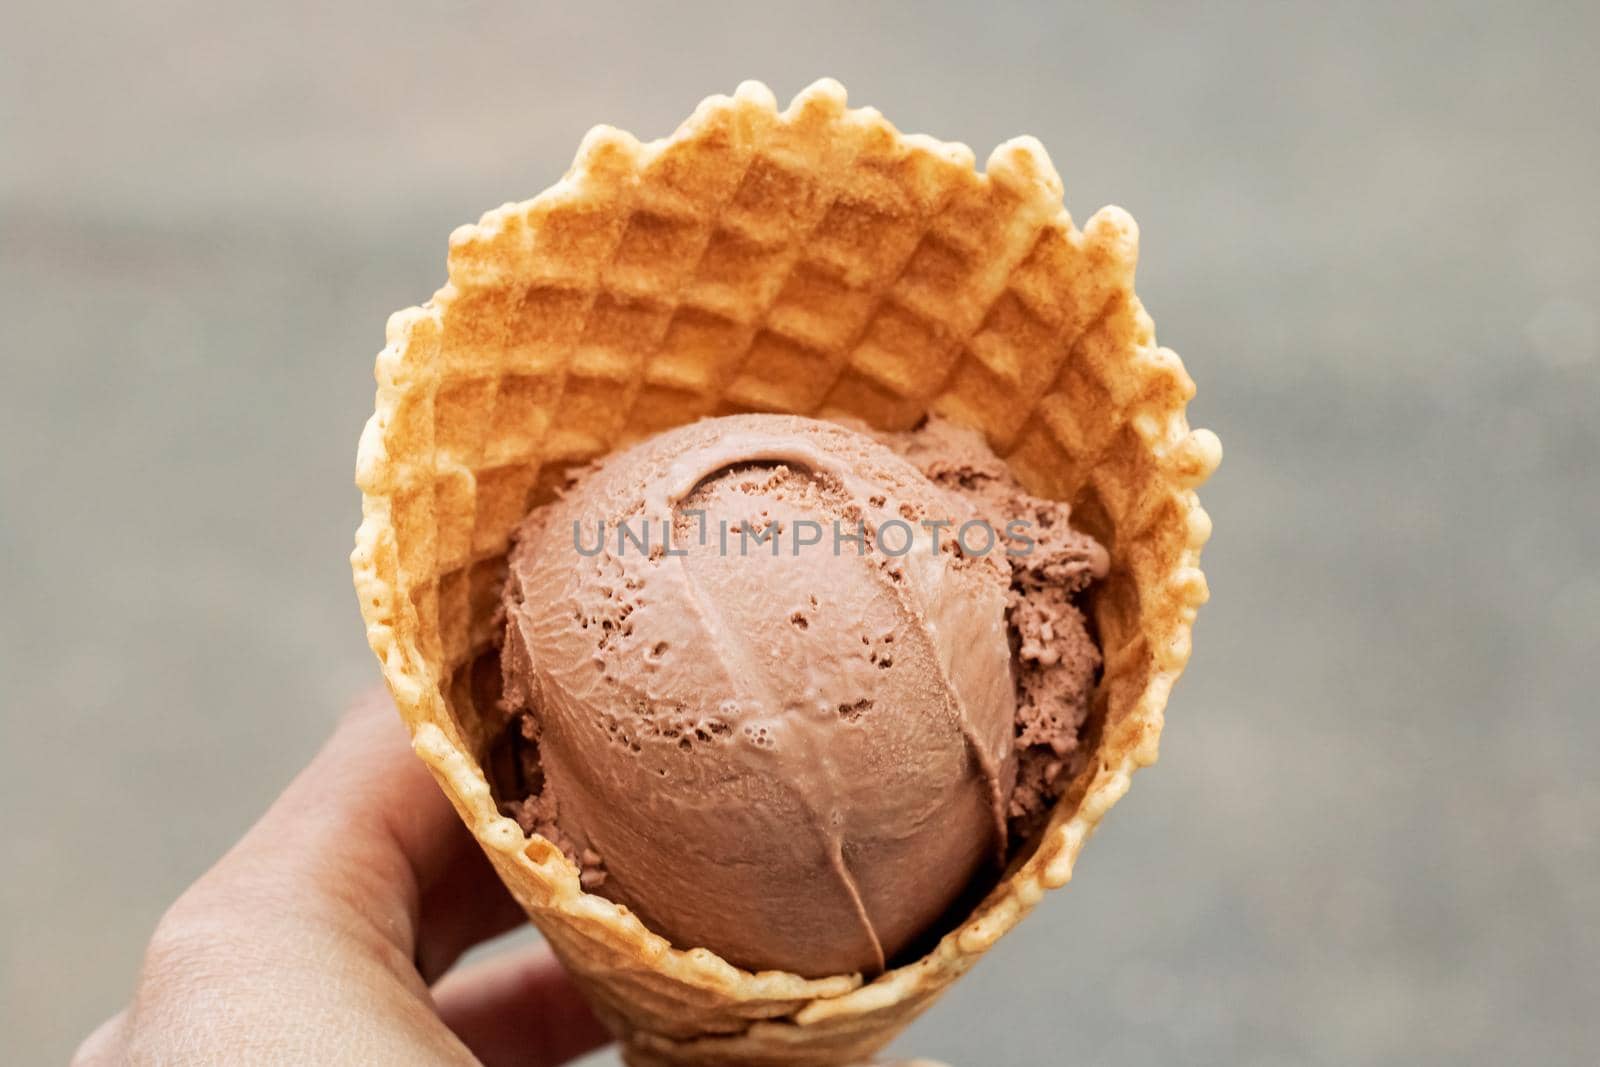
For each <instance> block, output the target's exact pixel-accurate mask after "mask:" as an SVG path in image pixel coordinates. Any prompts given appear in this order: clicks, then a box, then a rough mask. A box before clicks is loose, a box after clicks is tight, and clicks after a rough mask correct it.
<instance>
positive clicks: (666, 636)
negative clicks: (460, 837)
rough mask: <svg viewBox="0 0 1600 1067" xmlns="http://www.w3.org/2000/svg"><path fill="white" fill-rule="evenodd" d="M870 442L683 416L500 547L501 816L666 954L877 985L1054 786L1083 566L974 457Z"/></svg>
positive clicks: (1085, 555) (841, 433)
mask: <svg viewBox="0 0 1600 1067" xmlns="http://www.w3.org/2000/svg"><path fill="white" fill-rule="evenodd" d="M941 441H942V442H943V443H941ZM889 444H892V445H894V446H895V447H894V448H891V447H888V446H887V445H886V444H885V443H883V442H880V441H878V440H874V439H872V438H871V437H868V436H866V435H863V434H860V433H856V432H853V431H851V430H848V429H845V428H843V427H840V426H837V425H834V424H831V423H825V422H818V421H814V420H809V419H803V418H797V417H792V416H735V417H730V418H724V419H715V420H708V421H704V422H700V423H695V424H692V425H689V426H685V427H682V428H679V429H677V430H673V431H671V432H668V433H666V434H663V435H661V436H658V437H655V438H653V439H651V440H649V441H646V442H645V443H643V444H641V445H639V446H637V447H635V448H633V449H631V450H628V451H626V452H623V453H620V454H618V455H615V456H612V457H610V458H608V459H607V460H606V461H605V462H604V463H602V464H601V465H599V466H598V467H597V468H595V469H593V470H591V471H589V472H588V473H586V474H585V475H583V476H582V477H581V478H580V480H579V481H578V482H577V484H575V485H574V486H573V487H572V488H571V489H569V490H568V491H567V492H566V493H565V495H564V496H563V497H561V498H560V499H558V500H557V501H555V502H553V503H551V504H548V505H546V506H544V507H542V508H539V509H536V510H535V511H534V512H533V513H532V514H531V515H530V516H529V518H528V520H527V521H526V522H525V524H524V525H523V527H522V528H521V530H520V531H519V533H518V535H517V539H516V545H515V548H514V550H513V552H512V554H511V557H510V576H509V579H508V582H507V589H506V595H505V600H506V609H507V614H506V633H505V642H504V646H503V649H502V664H503V672H504V686H505V695H504V702H505V704H506V705H507V707H508V708H510V709H513V710H514V711H517V712H519V713H520V716H519V717H518V718H516V719H514V728H515V729H517V730H519V731H520V734H521V747H522V755H523V757H524V758H523V760H522V762H523V765H524V766H523V773H522V776H521V783H520V785H521V791H522V792H523V793H525V794H526V796H525V798H520V799H519V798H507V800H508V802H507V807H508V810H510V811H512V812H513V813H514V814H516V815H517V816H518V817H519V819H520V820H521V821H522V822H523V823H524V826H525V827H527V828H528V829H530V830H534V829H536V830H538V831H540V832H542V833H544V834H545V835H546V836H547V837H550V838H551V839H552V840H554V841H555V842H556V843H557V844H558V845H560V846H561V847H563V848H564V849H566V850H567V851H568V852H569V854H570V855H572V856H573V857H574V859H576V860H578V861H579V862H581V863H582V864H583V865H584V867H585V883H586V885H587V886H589V887H590V888H592V889H594V890H595V891H597V892H601V893H603V894H605V895H606V896H609V897H611V898H612V899H613V900H616V901H617V902H619V903H622V904H625V905H627V906H628V907H630V908H632V909H633V910H634V911H635V912H637V913H638V914H639V916H640V918H641V919H643V920H644V922H645V923H646V924H647V925H648V926H649V927H650V928H651V929H653V930H655V931H656V932H658V933H661V934H662V935H664V936H666V937H667V938H669V939H670V940H671V941H672V942H673V943H674V944H677V945H679V946H681V947H695V946H703V947H707V948H710V949H712V950H713V951H715V952H717V953H718V954H719V955H721V956H722V957H723V958H725V959H727V960H729V961H730V962H732V963H735V964H738V965H741V966H744V967H747V968H750V969H753V970H759V969H772V968H777V969H783V970H789V971H794V972H797V973H799V974H802V975H810V976H817V975H827V974H836V973H843V972H850V971H865V972H875V971H878V970H881V969H883V968H884V967H885V965H886V964H887V963H888V962H889V961H891V960H893V959H894V958H895V957H896V956H897V954H899V953H901V952H902V950H904V949H906V948H907V947H908V946H909V945H911V944H912V943H913V942H914V941H915V940H916V939H917V938H918V937H919V936H920V935H922V934H924V933H926V932H927V931H928V930H929V929H930V928H931V927H932V926H933V925H934V924H936V923H937V921H938V920H939V919H940V917H941V916H942V915H943V914H944V913H945V912H946V911H947V910H948V909H949V908H950V907H951V905H952V903H954V902H955V901H956V900H957V899H958V898H960V896H961V894H962V892H963V890H964V889H965V888H967V887H968V886H970V885H972V884H973V883H974V880H975V879H976V878H978V877H980V876H981V875H982V874H984V873H985V872H992V871H997V870H998V868H999V866H1000V865H1001V864H1002V863H1003V862H1004V858H1005V856H1006V854H1007V849H1008V844H1009V842H1010V835H1011V832H1012V827H1013V826H1014V825H1015V824H1017V823H1018V822H1019V820H1034V819H1036V818H1037V816H1038V815H1039V813H1040V812H1042V811H1043V810H1044V806H1045V804H1047V802H1048V800H1049V798H1050V797H1052V796H1053V795H1054V794H1053V792H1051V790H1052V788H1055V787H1056V786H1057V785H1058V784H1059V783H1062V782H1064V780H1065V776H1064V774H1063V770H1064V768H1065V766H1066V761H1067V759H1068V757H1069V756H1070V754H1071V751H1072V748H1073V745H1074V743H1075V740H1076V731H1077V727H1078V724H1079V722H1080V721H1081V719H1082V715H1083V712H1084V711H1085V710H1086V708H1087V697H1088V692H1089V689H1090V688H1091V687H1092V684H1093V672H1094V669H1095V667H1096V666H1097V665H1098V654H1097V653H1096V652H1095V650H1094V646H1093V644H1092V642H1091V641H1090V640H1089V638H1088V635H1087V632H1086V631H1085V630H1084V627H1083V624H1082V618H1081V616H1079V615H1078V614H1077V612H1076V609H1075V608H1073V607H1072V605H1071V603H1070V597H1071V595H1072V594H1073V593H1074V592H1076V591H1077V590H1078V589H1080V588H1081V587H1082V586H1083V585H1084V584H1086V583H1087V581H1088V580H1089V579H1090V578H1091V577H1093V576H1094V575H1095V574H1097V573H1103V571H1104V553H1103V552H1102V551H1100V549H1099V547H1098V546H1097V545H1095V544H1094V543H1093V542H1092V541H1090V540H1089V539H1088V538H1086V537H1084V536H1083V535H1081V534H1076V533H1073V532H1072V531H1071V530H1070V528H1068V527H1067V525H1066V517H1065V510H1064V508H1061V506H1060V505H1049V504H1046V503H1045V502H1040V501H1035V500H1033V498H1030V497H1026V496H1025V495H1023V494H1021V493H1020V490H1017V489H1016V487H1015V485H1014V483H1011V482H1010V480H1009V478H1008V477H1007V476H1006V475H1005V474H1004V468H1003V466H1002V465H1000V464H999V462H998V461H997V460H995V459H994V458H993V457H992V455H988V453H987V450H986V449H984V448H983V446H982V444H981V441H979V440H978V439H977V438H976V437H975V435H970V434H965V432H964V431H961V432H957V431H953V430H951V429H949V428H941V429H936V430H935V431H934V432H933V436H931V437H930V436H927V435H924V436H922V437H916V436H912V437H907V438H902V439H896V440H891V441H890V442H889ZM896 448H899V449H901V450H903V451H905V452H906V456H902V455H900V454H897V452H896V450H895V449H896ZM907 457H910V458H909V459H908V458H907ZM919 466H921V467H923V468H924V469H926V470H928V471H929V473H930V474H931V475H932V477H931V478H930V477H929V476H928V475H925V474H924V473H923V470H919V469H918V468H919ZM1039 508H1043V509H1044V510H1042V511H1041V510H1038V509H1039ZM1051 508H1057V509H1059V511H1050V510H1049V509H1051ZM1030 509H1032V510H1030ZM1007 512H1016V513H1015V514H1010V513H1007ZM1041 519H1043V524H1042V525H1041ZM1052 527H1053V528H1052ZM1030 531H1031V532H1030ZM1025 542H1026V545H1025ZM1041 545H1042V546H1043V548H1041V547H1040V546H1041ZM1025 547H1026V551H1025V550H1024V548H1025ZM1046 557H1048V558H1049V559H1051V560H1054V561H1055V562H1054V564H1053V567H1054V569H1053V570H1051V566H1052V565H1047V564H1046V562H1045V560H1046ZM1046 572H1049V573H1046ZM1030 574H1031V575H1033V576H1034V577H1033V578H1032V579H1030V578H1029V577H1028V575H1030ZM1030 582H1031V584H1030ZM1019 620H1021V621H1023V622H1025V623H1026V625H1025V626H1019V625H1018V622H1019ZM1030 679H1031V681H1030ZM1041 679H1044V680H1043V681H1041ZM1019 697H1021V700H1020V702H1019ZM1030 709H1031V710H1030ZM1019 711H1020V712H1021V716H1020V717H1019ZM1019 762H1020V764H1021V766H1022V768H1023V771H1022V781H1021V782H1020V784H1019Z"/></svg>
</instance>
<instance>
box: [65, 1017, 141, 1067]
mask: <svg viewBox="0 0 1600 1067" xmlns="http://www.w3.org/2000/svg"><path fill="white" fill-rule="evenodd" d="M127 1020H128V1013H127V1012H125V1011H119V1012H117V1014H115V1015H113V1016H112V1017H111V1018H109V1019H107V1020H106V1021H105V1022H103V1023H101V1024H100V1025H99V1026H97V1027H96V1028H95V1031H94V1033H92V1034H90V1035H89V1036H88V1037H86V1038H84V1039H83V1044H81V1045H79V1046H78V1051H77V1052H75V1053H74V1054H73V1056H72V1064H71V1067H101V1065H102V1064H105V1065H108V1067H109V1065H110V1064H113V1063H116V1062H117V1061H118V1059H119V1057H118V1055H117V1051H118V1049H120V1048H121V1047H122V1034H123V1031H124V1028H125V1027H126V1026H127Z"/></svg>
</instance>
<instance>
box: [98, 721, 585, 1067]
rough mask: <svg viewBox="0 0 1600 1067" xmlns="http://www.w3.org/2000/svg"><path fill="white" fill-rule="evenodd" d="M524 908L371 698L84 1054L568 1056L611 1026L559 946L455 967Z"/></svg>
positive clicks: (196, 906)
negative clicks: (574, 977) (560, 958)
mask: <svg viewBox="0 0 1600 1067" xmlns="http://www.w3.org/2000/svg"><path fill="white" fill-rule="evenodd" d="M523 921H525V917H524V915H523V912H522V910H521V908H519V907H518V906H517V904H516V902H515V901H514V900H512V898H511V895H510V894H509V893H507V892H506V890H505V887H504V886H503V885H501V883H500V880H499V879H498V878H497V877H496V876H495V873H494V870H493V868H492V867H491V866H490V865H489V861H488V860H487V859H486V858H485V857H484V855H483V853H482V851H481V850H480V849H479V847H478V845H477V842H475V841H474V840H473V839H472V835H471V834H469V833H468V832H467V829H466V827H465V826H463V825H462V824H461V821H460V820H459V819H458V818H457V817H456V814H455V812H454V811H453V810H451V808H450V805H449V803H448V801H446V800H445V798H444V796H443V794H442V793H440V791H439V789H438V787H437V786H436V785H435V784H434V783H433V781H432V780H431V778H430V777H429V775H428V772H427V770H426V769H425V768H424V767H423V765H422V763H421V761H419V760H418V759H417V758H416V757H415V756H413V755H412V753H411V750H410V746H409V745H408V744H407V742H406V734H405V729H404V727H403V726H402V725H401V723H400V720H399V717H398V716H397V715H396V714H395V711H394V707H393V705H392V704H391V703H390V702H389V698H388V695H387V694H386V693H383V692H381V691H379V692H376V693H373V694H369V695H368V696H367V697H365V698H363V699H362V700H360V701H359V702H358V703H357V704H356V706H355V707H354V708H353V709H352V710H351V711H350V713H349V714H347V715H346V716H345V718H344V719H343V721H341V722H340V724H339V727H338V729H337V730H335V732H334V735H333V737H332V739H331V740H330V741H329V742H328V743H327V745H326V746H325V747H324V748H323V750H322V751H321V752H320V753H318V754H317V756H316V757H315V758H314V759H313V760H312V761H311V764H310V766H308V767H307V768H306V769H305V770H304V771H302V772H301V774H300V775H299V777H297V778H296V779H295V780H294V781H293V782H292V783H290V785H289V787H288V788H287V789H286V790H285V791H284V793H283V795H282V796H280V797H279V798H278V800H277V801H276V802H275V803H274V804H273V805H272V807H271V808H270V809H269V810H268V811H267V813H266V814H265V815H264V816H262V818H261V820H260V822H258V823H257V824H256V825H255V826H254V827H252V828H251V830H250V831H249V832H248V833H247V834H245V836H244V837H243V839H241V840H240V841H239V843H238V844H237V845H235V846H234V847H233V849H232V850H231V851H229V852H228V854H227V855H226V856H224V857H223V858H222V860H221V861H220V862H219V863H217V865H216V866H215V867H213V868H212V869H211V870H210V871H208V872H206V874H205V875H203V876H202V877H201V878H200V880H199V881H197V882H196V883H195V884H194V885H193V886H191V887H190V888H189V889H188V890H187V891H186V892H185V893H184V894H183V895H182V896H181V897H179V898H178V901H177V903H175V904H173V905H172V907H171V908H170V909H168V911H167V913H166V914H165V915H164V916H163V917H162V918H161V921H160V922H159V923H158V924H157V926H156V930H155V933H154V935H153V936H152V937H151V939H150V944H149V947H148V948H147V950H146V952H145V957H144V963H143V966H142V968H141V970H140V972H139V978H138V982H137V984H136V986H135V990H134V994H133V999H132V1001H131V1002H130V1003H129V1005H128V1007H127V1008H126V1009H124V1010H123V1011H122V1012H121V1013H120V1014H118V1015H117V1016H115V1017H114V1018H112V1019H111V1020H109V1021H108V1022H106V1023H105V1024H104V1025H102V1026H101V1027H100V1028H99V1029H98V1030H96V1031H95V1032H94V1033H93V1034H92V1035H90V1037H89V1039H88V1040H86V1041H85V1042H84V1043H83V1045H82V1047H81V1048H79V1050H78V1054H77V1056H76V1058H75V1059H74V1061H73V1062H74V1064H76V1065H82V1067H97V1065H100V1064H111V1063H126V1062H131V1063H159V1064H163V1065H165V1064H202V1063H203V1064H213V1063H261V1062H268V1063H318V1064H338V1063H360V1064H373V1063H382V1064H397V1065H405V1064H472V1063H477V1062H481V1063H484V1064H488V1065H490V1067H499V1065H502V1064H505V1065H510V1064H517V1065H522V1067H528V1065H535V1067H552V1065H554V1064H559V1063H565V1062H567V1061H568V1060H569V1059H572V1058H573V1057H576V1056H579V1055H581V1054H582V1053H584V1052H585V1051H587V1050H589V1049H591V1048H594V1047H595V1046H597V1045H599V1044H601V1043H603V1042H604V1041H606V1040H608V1035H607V1034H606V1032H605V1030H604V1029H603V1028H602V1027H601V1025H600V1023H599V1022H598V1021H597V1020H596V1019H595V1018H594V1016H593V1015H591V1014H590V1013H589V1009H588V1007H587V1006H586V1005H585V1004H584V1002H583V1000H582V998H581V997H580V996H579V995H578V992H577V990H576V989H575V988H574V987H573V986H572V984H571V983H570V981H569V980H568V978H567V976H566V973H565V972H564V971H563V970H562V969H561V967H560V965H559V964H558V963H556V961H555V959H554V958H553V957H552V956H551V955H550V951H549V949H548V948H546V947H545V946H544V945H542V944H539V945H531V946H527V947H525V948H522V949H519V950H516V951H514V952H509V953H507V954H505V955H504V956H501V957H498V958H495V959H491V960H488V961H486V962H484V963H481V964H478V965H476V966H473V967H469V968H466V969H464V970H461V971H458V972H453V973H449V974H447V973H446V972H448V971H449V970H450V968H451V966H452V965H453V964H454V963H455V961H456V959H457V958H458V957H459V956H460V955H461V954H462V953H463V952H465V951H466V950H467V949H468V948H470V947H472V946H473V945H475V944H477V943H478V942H480V941H484V940H486V939H488V938H490V937H493V936H494V935H496V934H498V933H501V932H502V931H505V930H509V929H511V928H512V927H513V926H516V925H518V924H519V923H521V922H523Z"/></svg>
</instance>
